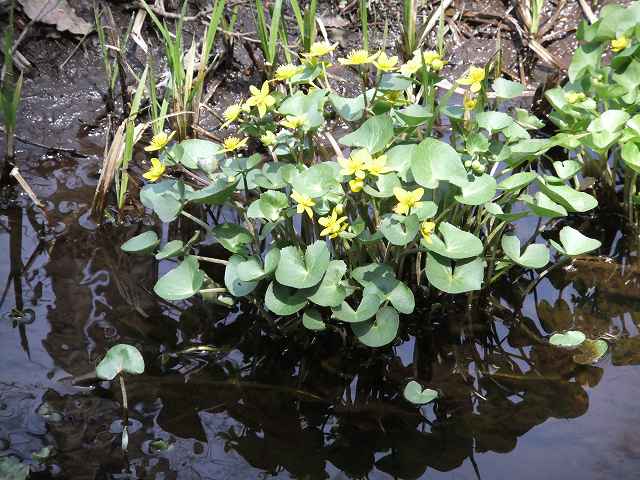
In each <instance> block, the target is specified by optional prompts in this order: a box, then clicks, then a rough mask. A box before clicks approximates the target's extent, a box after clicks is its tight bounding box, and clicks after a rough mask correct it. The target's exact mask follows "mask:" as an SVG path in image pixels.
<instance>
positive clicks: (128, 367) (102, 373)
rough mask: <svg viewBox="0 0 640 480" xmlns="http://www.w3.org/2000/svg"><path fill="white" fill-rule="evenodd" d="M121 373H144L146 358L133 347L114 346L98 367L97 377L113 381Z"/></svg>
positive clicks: (120, 344) (122, 344)
mask: <svg viewBox="0 0 640 480" xmlns="http://www.w3.org/2000/svg"><path fill="white" fill-rule="evenodd" d="M121 373H130V374H132V375H140V374H141V373H144V358H142V354H141V353H140V350H138V349H137V348H136V347H134V346H133V345H126V344H124V343H119V344H118V345H114V346H113V347H111V348H110V349H109V351H108V352H107V354H106V355H105V356H104V358H103V359H102V360H101V361H100V363H99V364H98V366H97V367H96V376H97V377H98V378H100V379H101V380H113V379H114V378H116V377H117V376H118V375H120V374H121Z"/></svg>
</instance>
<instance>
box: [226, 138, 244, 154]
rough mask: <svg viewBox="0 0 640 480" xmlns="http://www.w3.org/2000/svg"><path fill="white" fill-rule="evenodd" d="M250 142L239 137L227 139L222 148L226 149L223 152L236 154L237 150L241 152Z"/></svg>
mask: <svg viewBox="0 0 640 480" xmlns="http://www.w3.org/2000/svg"><path fill="white" fill-rule="evenodd" d="M248 141H249V139H248V138H247V137H245V138H242V139H240V138H238V137H227V138H225V139H224V142H222V146H223V147H224V150H223V152H234V151H236V150H240V149H241V148H244V147H246V146H247V142H248Z"/></svg>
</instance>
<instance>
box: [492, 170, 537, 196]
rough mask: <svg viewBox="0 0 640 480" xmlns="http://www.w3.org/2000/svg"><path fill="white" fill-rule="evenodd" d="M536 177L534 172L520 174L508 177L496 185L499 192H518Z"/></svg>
mask: <svg viewBox="0 0 640 480" xmlns="http://www.w3.org/2000/svg"><path fill="white" fill-rule="evenodd" d="M537 177H538V174H537V173H536V172H520V173H516V174H514V175H509V176H508V177H507V178H505V179H504V180H503V181H501V182H500V183H499V184H498V189H500V190H509V191H511V190H520V189H521V188H524V187H526V186H527V185H529V184H530V183H531V182H533V181H534V180H535V179H536V178H537Z"/></svg>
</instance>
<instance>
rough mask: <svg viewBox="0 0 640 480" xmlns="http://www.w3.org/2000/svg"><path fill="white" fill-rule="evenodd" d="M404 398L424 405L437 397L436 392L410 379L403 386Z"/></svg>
mask: <svg viewBox="0 0 640 480" xmlns="http://www.w3.org/2000/svg"><path fill="white" fill-rule="evenodd" d="M403 395H404V398H406V399H407V400H408V401H409V402H411V403H415V404H416V405H424V404H426V403H429V402H432V401H434V400H435V399H436V398H438V392H437V391H436V390H433V389H431V388H422V385H420V384H419V383H418V382H416V381H415V380H411V381H410V382H409V383H407V385H406V386H405V387H404V392H403Z"/></svg>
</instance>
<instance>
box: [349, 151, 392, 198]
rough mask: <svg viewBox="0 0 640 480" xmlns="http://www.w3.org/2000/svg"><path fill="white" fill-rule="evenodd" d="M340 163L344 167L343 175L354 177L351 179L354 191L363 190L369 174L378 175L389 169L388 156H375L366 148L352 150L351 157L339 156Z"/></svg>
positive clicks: (350, 184) (350, 182)
mask: <svg viewBox="0 0 640 480" xmlns="http://www.w3.org/2000/svg"><path fill="white" fill-rule="evenodd" d="M338 164H339V165H340V166H341V167H342V170H340V174H341V175H345V176H347V177H353V178H352V179H351V180H349V187H350V188H351V191H352V192H354V193H356V192H359V191H360V190H362V188H363V187H364V180H365V178H366V177H367V174H369V175H373V176H375V177H377V176H378V175H381V174H383V173H386V172H388V171H389V168H388V167H387V156H386V155H380V156H379V157H377V158H373V157H372V156H371V153H369V150H367V149H366V148H361V149H360V150H356V151H355V152H352V153H351V155H349V158H344V157H339V158H338Z"/></svg>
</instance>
